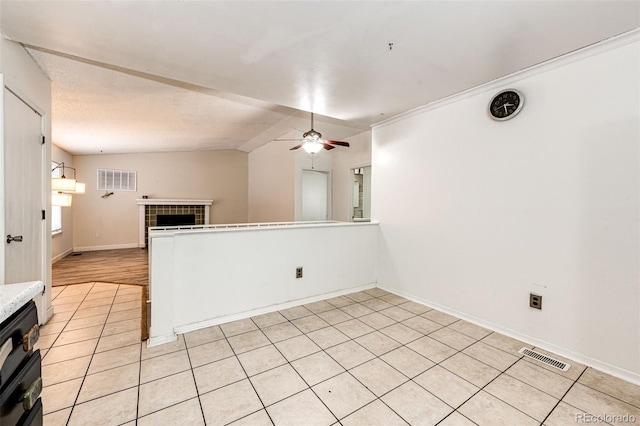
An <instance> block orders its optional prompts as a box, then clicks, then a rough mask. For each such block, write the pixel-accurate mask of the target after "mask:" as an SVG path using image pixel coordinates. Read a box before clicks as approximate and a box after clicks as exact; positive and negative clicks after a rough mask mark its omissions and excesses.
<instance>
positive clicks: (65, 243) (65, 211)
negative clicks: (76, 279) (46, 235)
mask: <svg viewBox="0 0 640 426" xmlns="http://www.w3.org/2000/svg"><path fill="white" fill-rule="evenodd" d="M51 161H55V162H56V163H64V165H65V167H73V158H72V157H71V154H69V153H68V152H66V151H65V150H63V149H60V148H58V147H57V146H55V145H52V146H51ZM81 196H82V195H77V196H76V195H74V196H73V198H75V199H77V197H81ZM72 203H73V202H72ZM72 251H73V208H72V207H62V232H60V233H58V234H56V235H53V236H51V259H52V261H53V263H55V262H56V261H58V260H60V259H62V258H63V257H65V256H66V255H68V254H70V253H71V252H72Z"/></svg>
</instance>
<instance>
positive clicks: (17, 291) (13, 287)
mask: <svg viewBox="0 0 640 426" xmlns="http://www.w3.org/2000/svg"><path fill="white" fill-rule="evenodd" d="M43 288H44V284H43V283H42V281H29V282H26V283H18V284H5V285H0V322H2V321H4V320H6V319H7V318H9V317H10V316H11V315H12V314H13V313H15V312H17V311H18V310H19V309H20V308H21V307H23V306H24V305H25V304H26V303H27V302H28V301H29V300H31V299H33V298H34V297H35V296H36V295H37V294H38V293H40V292H42V289H43Z"/></svg>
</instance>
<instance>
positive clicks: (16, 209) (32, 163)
mask: <svg viewBox="0 0 640 426" xmlns="http://www.w3.org/2000/svg"><path fill="white" fill-rule="evenodd" d="M3 101H4V195H5V199H4V201H5V202H4V229H5V233H6V234H5V235H4V236H3V242H2V243H3V244H4V253H5V264H4V265H5V275H4V282H5V283H6V284H11V283H17V282H25V281H36V280H43V281H44V273H43V270H42V267H43V266H42V265H43V255H44V254H43V247H44V239H43V238H44V222H45V221H44V220H43V219H42V210H43V209H44V204H43V203H44V201H43V199H44V197H43V191H44V189H43V188H44V182H43V173H44V172H43V167H45V165H44V162H43V152H44V148H43V145H42V136H41V134H42V117H41V116H40V115H39V114H37V113H36V112H34V111H33V110H32V109H31V108H30V107H29V106H28V105H27V104H25V103H24V102H23V101H22V100H21V99H19V98H18V97H17V96H15V95H14V94H13V93H11V92H10V91H8V90H7V89H6V88H5V89H4V99H3ZM47 176H48V174H47ZM9 235H11V236H12V237H18V239H20V237H22V238H21V239H22V241H16V240H14V241H12V242H10V243H9V242H7V238H8V236H9Z"/></svg>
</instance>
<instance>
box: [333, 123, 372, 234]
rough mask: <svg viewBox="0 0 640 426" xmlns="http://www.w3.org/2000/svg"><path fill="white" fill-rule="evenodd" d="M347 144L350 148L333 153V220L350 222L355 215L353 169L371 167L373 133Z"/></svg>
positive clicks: (368, 132) (367, 133) (335, 150)
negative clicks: (352, 200)
mask: <svg viewBox="0 0 640 426" xmlns="http://www.w3.org/2000/svg"><path fill="white" fill-rule="evenodd" d="M346 142H349V145H350V147H349V148H341V147H338V148H336V149H334V150H333V151H331V152H332V153H333V163H332V169H331V174H332V177H333V186H332V188H331V189H332V191H331V192H332V205H333V219H334V220H339V221H343V222H350V221H351V216H352V215H353V212H352V211H351V204H352V202H351V197H352V194H353V192H352V191H353V176H352V175H351V169H355V168H358V167H364V166H370V165H371V131H366V132H363V133H360V134H358V135H355V136H353V137H350V138H349V139H347V140H346Z"/></svg>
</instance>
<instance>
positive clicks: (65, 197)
mask: <svg viewBox="0 0 640 426" xmlns="http://www.w3.org/2000/svg"><path fill="white" fill-rule="evenodd" d="M51 205H52V206H61V207H69V206H71V194H65V193H62V192H53V193H52V194H51Z"/></svg>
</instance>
